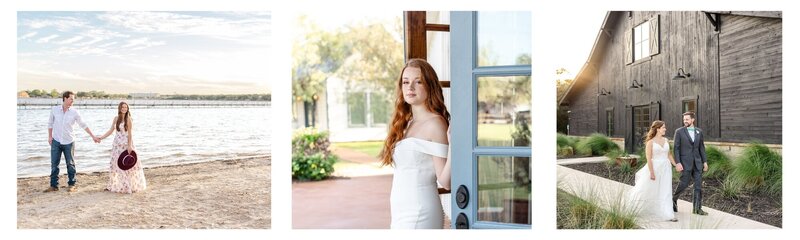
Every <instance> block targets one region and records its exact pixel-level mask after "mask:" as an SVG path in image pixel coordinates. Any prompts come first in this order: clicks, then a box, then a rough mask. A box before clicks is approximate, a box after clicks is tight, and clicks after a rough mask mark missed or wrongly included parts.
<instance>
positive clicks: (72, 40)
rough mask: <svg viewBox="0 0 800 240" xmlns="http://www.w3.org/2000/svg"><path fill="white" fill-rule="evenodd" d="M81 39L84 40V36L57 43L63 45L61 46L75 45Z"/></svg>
mask: <svg viewBox="0 0 800 240" xmlns="http://www.w3.org/2000/svg"><path fill="white" fill-rule="evenodd" d="M81 39H83V36H75V37H72V38H69V39H64V40H62V41H59V42H57V44H61V45H64V44H70V43H74V42H77V41H80V40H81Z"/></svg>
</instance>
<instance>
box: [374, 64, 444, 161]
mask: <svg viewBox="0 0 800 240" xmlns="http://www.w3.org/2000/svg"><path fill="white" fill-rule="evenodd" d="M409 67H413V68H419V70H420V72H422V82H423V85H424V87H425V90H426V91H427V92H428V99H426V100H425V108H426V109H427V110H428V111H429V112H432V113H434V114H436V115H439V116H440V117H442V118H444V119H445V120H446V121H445V122H446V124H447V125H448V126H449V125H450V113H449V112H447V107H445V105H444V95H443V94H442V86H441V85H439V77H437V76H436V71H434V70H433V67H431V65H430V64H428V62H426V61H425V60H423V59H418V58H414V59H411V60H409V61H408V62H407V63H406V66H405V67H403V69H402V70H400V77H399V78H398V79H397V84H396V86H397V90H396V91H395V99H394V114H393V115H392V122H391V123H390V124H389V126H388V128H389V131H388V134H387V135H386V141H384V143H383V150H381V154H380V155H379V157H380V159H381V163H382V165H391V164H392V162H393V160H392V153H394V145H395V144H396V143H397V142H399V141H400V140H403V138H405V134H406V132H405V130H406V127H407V126H408V122H409V121H411V105H409V104H408V103H406V102H405V100H404V99H403V71H405V70H406V68H409Z"/></svg>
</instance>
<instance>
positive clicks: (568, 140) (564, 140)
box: [556, 133, 577, 148]
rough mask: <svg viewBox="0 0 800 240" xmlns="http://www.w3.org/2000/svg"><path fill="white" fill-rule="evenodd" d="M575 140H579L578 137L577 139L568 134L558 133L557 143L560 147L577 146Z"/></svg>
mask: <svg viewBox="0 0 800 240" xmlns="http://www.w3.org/2000/svg"><path fill="white" fill-rule="evenodd" d="M575 142H577V139H575V138H574V137H570V136H567V135H565V134H563V133H558V134H556V144H557V145H558V147H559V148H563V147H567V146H568V147H572V148H575Z"/></svg>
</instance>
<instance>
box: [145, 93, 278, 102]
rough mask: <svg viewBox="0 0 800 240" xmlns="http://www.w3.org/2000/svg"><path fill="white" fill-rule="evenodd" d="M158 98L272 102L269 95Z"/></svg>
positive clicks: (172, 96)
mask: <svg viewBox="0 0 800 240" xmlns="http://www.w3.org/2000/svg"><path fill="white" fill-rule="evenodd" d="M159 98H160V99H168V100H219V101H272V95H271V94H230V95H226V94H218V95H199V94H190V95H161V96H160V97H159Z"/></svg>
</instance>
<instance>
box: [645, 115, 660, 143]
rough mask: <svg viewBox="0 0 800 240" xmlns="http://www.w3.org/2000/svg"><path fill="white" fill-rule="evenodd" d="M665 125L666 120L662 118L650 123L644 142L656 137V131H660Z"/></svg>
mask: <svg viewBox="0 0 800 240" xmlns="http://www.w3.org/2000/svg"><path fill="white" fill-rule="evenodd" d="M662 126H664V122H663V121H660V120H655V121H653V123H652V124H650V130H648V131H647V135H645V136H644V143H645V144H647V141H650V139H653V138H655V137H656V133H658V129H659V128H661V127H662Z"/></svg>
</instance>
